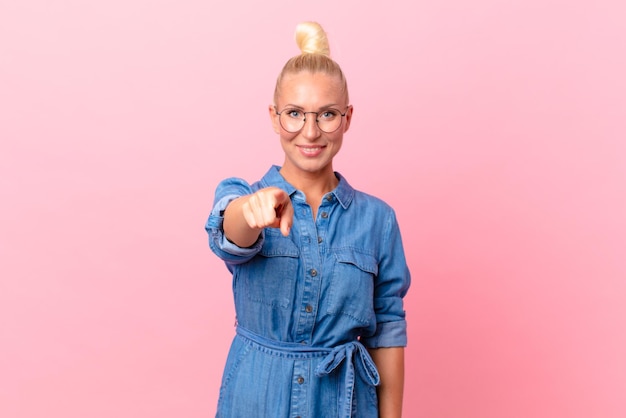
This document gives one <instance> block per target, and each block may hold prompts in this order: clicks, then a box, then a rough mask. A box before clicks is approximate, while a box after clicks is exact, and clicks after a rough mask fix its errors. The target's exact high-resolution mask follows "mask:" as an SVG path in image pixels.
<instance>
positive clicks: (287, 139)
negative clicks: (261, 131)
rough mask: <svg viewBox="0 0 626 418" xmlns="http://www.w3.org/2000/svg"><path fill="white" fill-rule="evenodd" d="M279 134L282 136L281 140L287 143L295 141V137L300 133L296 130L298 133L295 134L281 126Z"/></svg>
mask: <svg viewBox="0 0 626 418" xmlns="http://www.w3.org/2000/svg"><path fill="white" fill-rule="evenodd" d="M278 135H279V136H280V142H283V143H287V142H291V141H293V139H294V138H295V137H296V136H298V133H297V132H296V133H295V134H294V133H291V132H287V131H285V130H284V129H280V128H279V129H278Z"/></svg>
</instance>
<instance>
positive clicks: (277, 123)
mask: <svg viewBox="0 0 626 418" xmlns="http://www.w3.org/2000/svg"><path fill="white" fill-rule="evenodd" d="M268 110H269V112H270V119H271V121H272V128H274V132H276V133H277V134H280V121H279V120H278V117H279V116H278V114H277V113H276V107H275V106H274V105H269V107H268Z"/></svg>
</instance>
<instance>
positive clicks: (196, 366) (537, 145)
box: [0, 0, 626, 418]
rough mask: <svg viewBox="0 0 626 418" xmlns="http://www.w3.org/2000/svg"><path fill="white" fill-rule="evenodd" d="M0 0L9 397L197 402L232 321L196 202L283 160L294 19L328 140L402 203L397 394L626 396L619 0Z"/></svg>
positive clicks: (115, 412)
mask: <svg viewBox="0 0 626 418" xmlns="http://www.w3.org/2000/svg"><path fill="white" fill-rule="evenodd" d="M369 3H371V4H373V5H376V6H373V5H372V6H370V5H367V4H368V2H364V1H356V0H346V1H341V2H338V1H315V2H308V3H294V2H284V1H281V2H256V1H247V2H243V3H242V2H223V1H222V2H215V1H199V0H176V1H174V0H158V1H154V0H109V1H98V2H95V1H84V0H56V1H44V0H20V1H3V2H2V3H1V4H0V139H1V148H0V193H1V194H0V196H1V202H0V277H1V280H0V416H1V417H3V418H18V417H19V418H30V417H47V418H48V417H62V418H74V417H76V418H79V417H80V418H84V417H90V418H100V417H133V418H134V417H151V418H152V417H154V418H161V417H163V418H166V417H167V418H171V417H186V418H193V417H207V416H212V415H213V414H214V411H215V403H216V398H217V394H218V387H219V379H220V376H221V370H222V366H223V363H224V360H225V356H226V352H227V349H228V345H229V343H230V340H231V337H232V335H233V332H234V329H233V322H234V315H233V306H232V298H231V293H230V292H231V290H230V280H229V275H228V272H227V270H226V269H225V268H224V266H223V265H222V264H221V262H220V261H219V260H218V259H217V258H216V257H215V256H214V255H212V254H211V253H210V251H209V249H208V246H207V243H206V234H205V232H204V230H203V225H204V221H205V219H206V216H207V214H208V211H209V209H210V205H211V203H212V199H213V190H214V188H215V185H216V184H217V182H218V181H219V180H220V179H222V178H223V177H227V176H231V175H237V176H241V177H244V178H246V179H248V180H250V181H252V180H256V179H258V178H259V177H260V176H261V175H262V174H264V172H265V171H266V169H267V168H268V166H269V165H270V164H273V163H277V164H280V163H282V153H281V149H280V146H279V143H278V139H277V138H276V136H275V134H274V133H273V131H272V129H271V126H270V124H269V120H268V117H267V111H266V106H267V105H268V104H269V103H270V100H271V96H272V91H273V84H274V80H275V77H276V75H277V73H278V71H279V69H280V67H281V66H282V64H283V63H284V61H285V60H286V59H288V58H289V57H291V56H292V55H294V54H296V53H297V51H296V47H295V43H294V42H293V38H292V37H293V30H294V28H295V25H296V23H297V22H299V21H301V20H318V21H319V22H321V23H322V24H323V25H324V26H325V28H326V29H327V31H328V33H329V36H330V39H331V48H332V49H333V53H334V57H335V58H336V59H337V60H338V61H339V62H340V63H341V64H342V66H343V68H344V70H345V72H346V74H347V76H348V80H349V84H350V89H351V99H352V103H353V104H354V108H355V115H354V119H353V124H352V128H351V129H350V131H349V132H348V134H347V136H346V138H345V142H344V149H343V150H342V152H341V153H340V154H339V156H338V157H337V160H336V162H335V163H336V169H337V170H339V171H341V172H342V173H343V174H344V175H346V176H347V178H348V179H349V180H350V182H351V183H352V184H353V185H354V186H355V187H357V188H360V189H363V190H366V191H368V192H370V193H373V194H376V195H378V196H380V197H382V198H383V199H385V200H387V201H388V202H389V203H390V204H391V205H392V206H394V207H395V208H396V210H397V213H398V217H399V220H400V223H401V228H402V231H403V236H404V240H405V246H406V251H407V255H408V260H409V264H410V267H411V270H412V272H413V277H414V281H413V286H412V288H411V291H410V293H409V295H408V297H407V299H406V308H407V315H408V320H409V327H410V329H409V347H408V348H407V381H406V396H405V412H406V413H405V416H407V417H424V418H453V417H454V418H457V417H468V418H502V417H506V418H509V417H511V418H514V417H520V418H522V417H524V418H526V417H549V418H552V417H568V418H569V417H572V418H574V417H576V418H578V417H580V418H589V417H603V418H617V417H624V416H626V396H625V393H626V216H624V214H625V213H626V146H625V139H626V129H625V123H626V122H625V120H626V99H625V97H626V81H625V80H626V77H625V76H624V74H626V30H625V29H624V28H625V26H624V21H625V20H626V8H625V7H624V6H623V4H624V3H623V2H622V1H618V0H615V1H608V0H599V1H595V2H589V1H585V2H583V1H559V0H512V1H496V0H476V1H466V0H441V1H428V2H427V1H413V0H407V1H387V2H369Z"/></svg>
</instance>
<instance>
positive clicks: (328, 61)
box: [274, 22, 348, 103]
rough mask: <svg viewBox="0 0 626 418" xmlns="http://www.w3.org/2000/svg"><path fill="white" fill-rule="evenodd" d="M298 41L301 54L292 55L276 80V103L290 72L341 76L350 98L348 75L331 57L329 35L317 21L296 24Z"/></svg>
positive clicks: (341, 81)
mask: <svg viewBox="0 0 626 418" xmlns="http://www.w3.org/2000/svg"><path fill="white" fill-rule="evenodd" d="M296 43H297V44H298V48H299V49H300V51H301V53H300V55H296V56H295V57H292V58H291V59H290V60H289V61H287V63H286V64H285V66H284V67H283V69H282V71H281V72H280V74H279V75H278V78H277V80H276V87H275V89H274V103H276V99H277V98H278V96H279V95H280V86H281V83H282V80H283V78H284V77H285V76H286V75H289V74H297V73H300V72H302V71H307V72H310V73H312V74H315V73H323V74H327V75H330V76H337V77H338V78H339V81H340V84H341V88H342V90H343V91H344V92H345V94H346V99H347V98H348V83H347V81H346V77H345V76H344V74H343V71H341V67H340V66H339V64H337V63H336V62H335V61H334V60H333V59H332V58H330V46H329V45H328V36H326V32H325V31H324V29H323V28H322V26H321V25H320V24H319V23H317V22H302V23H299V24H298V26H296Z"/></svg>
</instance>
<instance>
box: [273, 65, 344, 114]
mask: <svg viewBox="0 0 626 418" xmlns="http://www.w3.org/2000/svg"><path fill="white" fill-rule="evenodd" d="M277 100H278V102H279V103H278V104H279V105H283V104H293V105H298V106H301V107H304V108H318V107H322V106H326V105H329V104H344V102H345V101H346V92H345V91H344V89H343V86H342V85H341V80H340V79H339V77H337V76H333V75H328V74H325V73H310V72H299V73H295V74H287V75H285V76H284V77H283V79H282V82H281V85H280V93H279V95H278V97H277Z"/></svg>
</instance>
